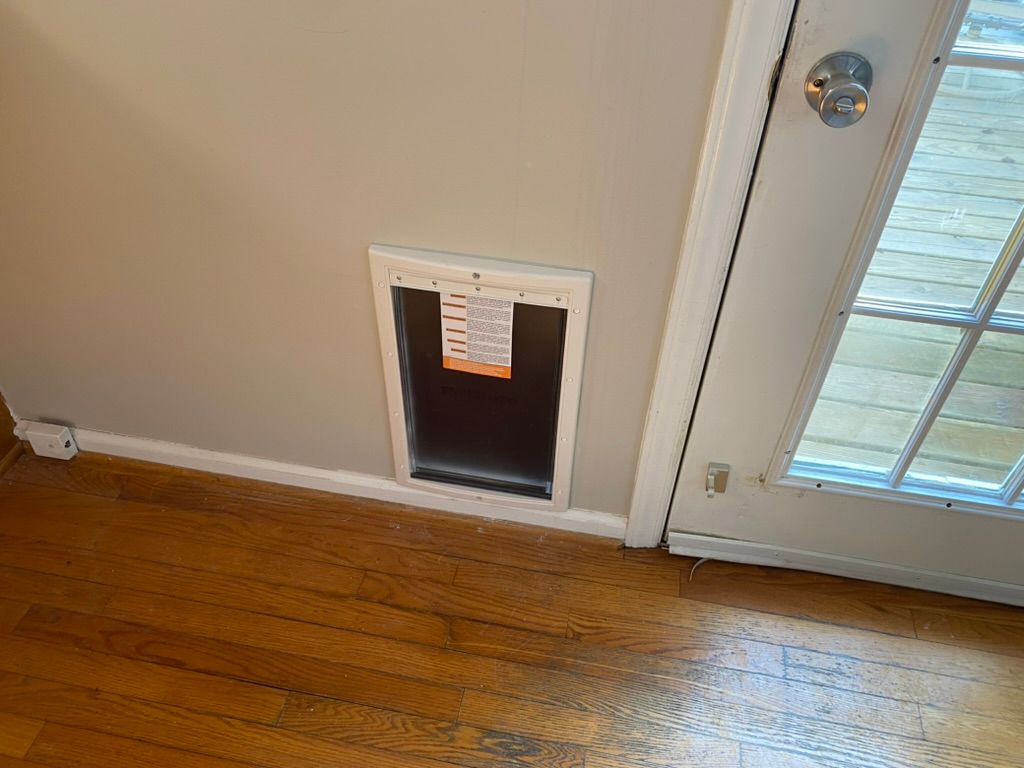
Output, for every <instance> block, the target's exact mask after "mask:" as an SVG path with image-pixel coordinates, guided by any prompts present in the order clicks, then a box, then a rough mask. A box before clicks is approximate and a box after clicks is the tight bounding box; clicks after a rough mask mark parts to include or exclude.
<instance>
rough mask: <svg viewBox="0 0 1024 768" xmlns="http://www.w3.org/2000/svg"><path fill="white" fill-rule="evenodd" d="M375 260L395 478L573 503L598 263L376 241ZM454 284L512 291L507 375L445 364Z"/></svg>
mask: <svg viewBox="0 0 1024 768" xmlns="http://www.w3.org/2000/svg"><path fill="white" fill-rule="evenodd" d="M370 270H371V275H372V278H373V292H374V300H375V304H376V310H377V325H378V330H379V335H380V345H381V357H382V360H383V364H384V380H385V385H386V389H387V401H388V413H389V422H390V429H391V443H392V449H393V453H394V462H395V477H396V479H397V481H398V482H399V483H400V484H402V485H406V486H409V487H413V488H418V489H420V490H425V491H432V492H435V493H438V494H441V495H443V496H447V497H452V498H464V499H474V500H478V501H486V502H489V503H493V504H500V505H503V506H515V507H522V508H527V509H536V510H549V511H555V512H562V511H565V510H566V509H568V507H569V495H570V486H571V480H572V464H573V452H574V449H575V438H576V421H577V415H578V412H579V402H580V384H581V377H582V373H583V358H584V349H585V347H586V336H587V322H588V318H589V312H590V297H591V292H592V286H593V275H592V274H591V273H589V272H585V271H580V270H573V269H562V268H557V267H547V266H538V265H533V264H520V263H515V262H507V261H499V260H496V259H488V258H481V257H477V256H465V255H460V254H450V253H440V252H435V251H427V250H418V249H412V248H399V247H394V246H386V245H377V244H374V245H372V246H371V247H370ZM450 296H457V297H468V298H469V300H470V303H472V300H473V298H474V297H483V298H486V299H492V300H496V301H495V302H493V303H494V305H495V306H497V307H501V306H502V305H504V306H508V304H507V302H511V308H512V311H513V313H514V315H513V317H514V320H513V323H512V341H511V344H512V350H511V376H510V378H507V379H506V378H502V377H500V376H487V375H482V374H480V373H474V372H471V371H472V368H473V366H472V365H469V366H466V367H467V368H469V369H470V370H450V369H448V368H447V367H446V364H445V363H444V359H445V357H444V355H445V349H444V346H443V341H442V340H443V337H444V336H445V335H446V334H444V333H443V330H444V322H443V319H442V311H441V307H442V302H443V301H445V300H446V298H445V297H450ZM456 311H457V310H456ZM517 374H518V376H517ZM526 423H528V424H529V425H530V427H529V428H528V429H527V428H524V424H526ZM534 425H536V426H534ZM506 458H507V461H506ZM517 460H522V463H523V465H522V466H517Z"/></svg>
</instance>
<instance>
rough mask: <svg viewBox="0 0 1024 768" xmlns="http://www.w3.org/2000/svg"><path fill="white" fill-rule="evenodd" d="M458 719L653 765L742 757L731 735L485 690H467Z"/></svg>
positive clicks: (721, 762)
mask: <svg viewBox="0 0 1024 768" xmlns="http://www.w3.org/2000/svg"><path fill="white" fill-rule="evenodd" d="M459 721H460V722H463V723H468V724H470V725H474V726H477V727H480V728H487V729H491V730H495V731H502V732H505V733H515V734H519V735H522V736H525V737H527V738H533V739H542V740H562V741H567V742H569V743H572V744H579V745H581V746H586V747H588V748H591V749H593V750H594V751H595V752H601V753H605V754H610V755H613V756H617V757H621V758H630V759H634V760H637V761H638V762H643V763H645V764H651V765H679V764H683V765H701V766H723V767H724V766H734V765H736V763H737V761H738V759H739V748H738V746H737V744H736V743H734V742H732V741H730V740H726V739H716V738H714V737H707V736H697V735H694V734H692V733H687V732H685V731H682V730H673V729H670V728H663V727H657V726H652V725H650V724H643V725H640V724H636V723H632V722H630V721H629V720H627V719H622V718H615V717H611V716H607V715H598V714H594V713H592V712H579V711H574V710H571V709H564V708H561V707H552V706H549V705H545V704H537V703H535V702H526V701H522V700H519V699H510V698H506V697H503V696H496V695H495V694H491V693H483V692H480V691H472V690H467V691H466V695H465V697H464V699H463V703H462V711H461V713H460V714H459ZM589 761H590V758H589V757H588V764H589Z"/></svg>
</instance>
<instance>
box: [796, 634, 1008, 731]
mask: <svg viewBox="0 0 1024 768" xmlns="http://www.w3.org/2000/svg"><path fill="white" fill-rule="evenodd" d="M1013 674H1014V672H1013V671H1012V670H1007V672H1006V678H1005V680H1004V681H1003V682H1005V683H1006V684H1007V685H1009V686H1012V685H1013V684H1014V683H1015V679H1014V678H1013V677H1012V675H1013ZM786 678H787V679H790V680H802V681H804V682H807V683H812V684H815V685H823V686H826V687H830V688H834V689H836V690H846V691H856V692H859V693H866V694H872V695H875V694H881V695H891V696H898V697H900V698H901V699H905V700H907V701H913V702H916V703H918V704H920V705H922V706H929V707H934V708H938V709H944V710H949V711H951V712H963V713H973V714H977V715H982V716H985V717H994V718H1003V719H1008V720H1013V721H1015V722H1017V723H1018V727H1020V726H1021V725H1024V690H1021V688H1019V687H1007V686H1004V685H998V684H992V683H986V682H979V681H975V680H966V679H963V678H956V677H951V676H949V675H943V674H941V673H936V672H924V671H921V670H918V669H907V668H906V667H903V666H899V665H895V664H881V663H877V662H870V661H862V660H860V659H854V658H850V657H847V656H840V655H837V654H831V653H821V652H818V651H809V650H806V649H801V648H787V649H786Z"/></svg>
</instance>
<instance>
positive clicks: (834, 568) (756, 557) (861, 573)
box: [668, 531, 1024, 605]
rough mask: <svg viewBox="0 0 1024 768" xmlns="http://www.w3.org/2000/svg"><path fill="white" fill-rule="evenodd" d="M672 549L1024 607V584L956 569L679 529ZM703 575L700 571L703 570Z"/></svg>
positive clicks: (673, 534) (671, 538) (672, 536)
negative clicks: (926, 567) (937, 569)
mask: <svg viewBox="0 0 1024 768" xmlns="http://www.w3.org/2000/svg"><path fill="white" fill-rule="evenodd" d="M668 545H669V551H670V552H672V554H674V555H687V556H690V557H700V558H709V559H712V560H725V561H728V562H730V563H747V564H750V565H770V566H778V567H782V568H795V569H797V570H800V571H815V572H816V573H828V574H832V575H833V576H846V577H848V578H851V579H864V580H867V581H878V582H881V583H883V584H895V585H897V586H900V587H912V588H914V589H926V590H928V591H930V592H944V593H946V594H950V595H959V596H961V597H973V598H975V599H978V600H991V601H993V602H997V603H1009V604H1010V605H1024V586H1021V585H1019V584H1008V583H1006V582H1002V581H992V580H990V579H979V578H976V577H974V576H961V575H958V574H951V573H937V572H935V571H927V570H924V569H921V568H907V567H905V566H901V565H893V564H892V563H881V562H878V561H876V560H864V559H861V558H857V557H846V556H844V555H829V554H823V553H821V552H807V551H805V550H802V549H793V548H792V547H778V546H775V545H773V544H762V543H760V542H756V541H740V540H737V539H723V538H721V537H719V536H703V535H701V534H698V533H680V532H678V531H673V532H671V533H670V534H669V535H668ZM698 573H699V571H698Z"/></svg>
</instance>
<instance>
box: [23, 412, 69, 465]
mask: <svg viewBox="0 0 1024 768" xmlns="http://www.w3.org/2000/svg"><path fill="white" fill-rule="evenodd" d="M15 431H16V432H17V433H18V434H19V435H21V436H22V437H24V438H25V439H26V440H28V442H29V445H31V446H32V450H33V451H34V452H35V454H36V455H37V456H47V457H49V458H51V459H70V458H71V457H72V456H74V455H75V454H76V453H78V446H77V445H75V438H74V437H72V436H71V430H70V429H68V428H67V427H64V426H61V425H60V424H46V423H45V422H42V421H22V422H18V429H17V430H15Z"/></svg>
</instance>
